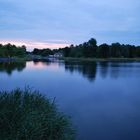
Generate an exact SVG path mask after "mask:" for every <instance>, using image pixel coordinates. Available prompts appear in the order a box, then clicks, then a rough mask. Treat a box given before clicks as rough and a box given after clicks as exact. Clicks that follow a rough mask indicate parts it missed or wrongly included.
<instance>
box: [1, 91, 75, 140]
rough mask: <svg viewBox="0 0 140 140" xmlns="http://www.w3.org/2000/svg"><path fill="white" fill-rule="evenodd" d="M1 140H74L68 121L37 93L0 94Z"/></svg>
mask: <svg viewBox="0 0 140 140" xmlns="http://www.w3.org/2000/svg"><path fill="white" fill-rule="evenodd" d="M0 139H2V140H73V139H74V133H73V129H72V127H71V123H70V121H69V119H68V118H67V117H66V116H65V115H63V114H62V113H60V112H59V111H58V110H57V108H56V106H55V104H54V101H53V102H51V101H49V100H48V99H46V98H45V97H44V96H42V95H41V94H40V93H39V92H37V91H31V90H29V89H25V90H20V89H16V90H14V91H11V92H0Z"/></svg>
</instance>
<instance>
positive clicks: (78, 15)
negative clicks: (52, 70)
mask: <svg viewBox="0 0 140 140" xmlns="http://www.w3.org/2000/svg"><path fill="white" fill-rule="evenodd" d="M139 9H140V0H0V43H2V44H5V43H12V44H16V45H26V46H27V49H28V50H32V49H33V48H51V49H54V48H59V47H65V46H69V45H70V44H80V43H83V42H85V41H88V40H89V39H90V38H95V39H96V40H97V42H98V44H102V43H108V44H111V43H113V42H120V43H124V44H134V45H140V14H139Z"/></svg>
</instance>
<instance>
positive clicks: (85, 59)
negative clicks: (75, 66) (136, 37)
mask: <svg viewBox="0 0 140 140" xmlns="http://www.w3.org/2000/svg"><path fill="white" fill-rule="evenodd" d="M61 60H66V61H140V58H83V57H81V58H75V57H63V58H61Z"/></svg>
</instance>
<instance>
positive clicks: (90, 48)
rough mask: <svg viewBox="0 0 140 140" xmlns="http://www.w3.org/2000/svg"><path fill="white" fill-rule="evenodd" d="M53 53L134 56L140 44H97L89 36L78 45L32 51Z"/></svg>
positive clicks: (139, 51)
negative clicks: (88, 38) (87, 39)
mask: <svg viewBox="0 0 140 140" xmlns="http://www.w3.org/2000/svg"><path fill="white" fill-rule="evenodd" d="M55 53H62V54H63V56H64V57H76V58H77V57H83V58H134V57H140V46H135V45H129V44H120V43H112V44H111V45H108V44H106V43H103V44H101V45H97V41H96V39H94V38H91V39H90V40H89V41H87V42H84V43H83V44H80V45H70V46H69V47H65V48H59V49H54V50H51V49H37V48H35V49H34V50H33V52H32V54H34V55H41V56H48V55H53V54H55Z"/></svg>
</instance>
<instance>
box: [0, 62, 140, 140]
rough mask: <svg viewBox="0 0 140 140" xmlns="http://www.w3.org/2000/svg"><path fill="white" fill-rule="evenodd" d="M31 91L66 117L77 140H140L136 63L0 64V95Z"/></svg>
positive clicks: (138, 68) (139, 83)
mask: <svg viewBox="0 0 140 140" xmlns="http://www.w3.org/2000/svg"><path fill="white" fill-rule="evenodd" d="M25 86H30V87H31V88H33V89H37V90H39V91H41V92H42V93H43V94H45V95H47V96H48V97H49V98H51V99H53V98H54V97H56V103H57V105H58V106H59V108H60V109H61V110H62V111H64V112H65V113H66V114H67V115H69V116H71V119H72V122H73V124H74V126H75V128H76V129H77V140H140V133H139V131H140V63H139V62H90V63H89V62H63V61H58V62H51V63H50V62H27V63H25V62H22V63H15V62H6V63H0V89H1V90H11V89H14V88H16V87H20V88H24V87H25Z"/></svg>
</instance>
